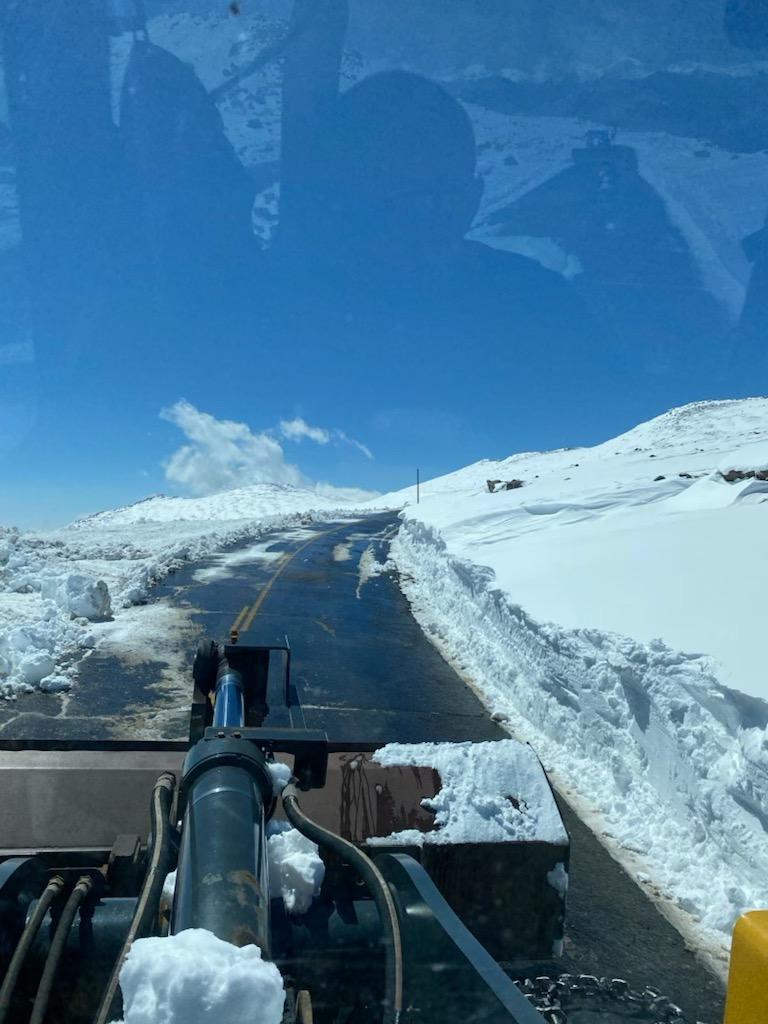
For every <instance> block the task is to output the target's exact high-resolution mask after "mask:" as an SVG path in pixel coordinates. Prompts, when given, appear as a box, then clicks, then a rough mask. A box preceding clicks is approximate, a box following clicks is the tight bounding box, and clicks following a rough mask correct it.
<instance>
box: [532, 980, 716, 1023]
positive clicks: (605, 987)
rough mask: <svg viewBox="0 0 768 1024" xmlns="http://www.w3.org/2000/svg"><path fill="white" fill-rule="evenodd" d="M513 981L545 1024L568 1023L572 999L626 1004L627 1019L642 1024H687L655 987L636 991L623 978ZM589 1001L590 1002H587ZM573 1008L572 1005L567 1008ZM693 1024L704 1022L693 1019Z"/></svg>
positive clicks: (583, 1003)
mask: <svg viewBox="0 0 768 1024" xmlns="http://www.w3.org/2000/svg"><path fill="white" fill-rule="evenodd" d="M515 984H516V985H517V987H518V988H519V989H520V991H521V992H522V993H523V995H524V996H525V997H526V999H527V1000H528V1001H529V1002H530V1003H532V1004H533V1005H534V1006H535V1007H536V1009H537V1010H538V1011H539V1013H540V1014H541V1015H542V1017H543V1018H544V1021H545V1022H546V1024H568V1009H569V1007H570V1004H571V1003H572V1002H574V1003H578V1008H579V1009H580V1010H586V1009H590V1010H600V1009H603V1010H604V1009H609V1008H610V1006H611V1004H612V1005H613V1006H615V1007H629V1008H631V1009H633V1010H634V1011H635V1013H636V1014H642V1016H636V1015H634V1014H633V1016H632V1018H630V1019H631V1020H635V1021H638V1022H640V1021H644V1022H645V1024H689V1022H688V1021H687V1020H686V1018H685V1017H684V1016H683V1011H682V1010H681V1009H680V1007H679V1006H676V1005H675V1004H674V1003H673V1002H672V1000H671V999H669V998H668V997H667V996H664V995H662V994H661V992H660V991H659V990H658V989H657V988H653V987H652V986H651V985H646V987H645V988H644V989H642V990H641V991H638V990H636V989H632V988H630V985H629V982H627V981H624V979H623V978H597V977H595V975H593V974H558V975H554V976H551V975H547V974H542V975H538V976H537V977H535V978H524V979H520V980H517V981H515ZM590 1004H591V1005H590ZM571 1008H572V1009H575V1008H576V1007H571ZM696 1024H704V1022H703V1021H697V1022H696Z"/></svg>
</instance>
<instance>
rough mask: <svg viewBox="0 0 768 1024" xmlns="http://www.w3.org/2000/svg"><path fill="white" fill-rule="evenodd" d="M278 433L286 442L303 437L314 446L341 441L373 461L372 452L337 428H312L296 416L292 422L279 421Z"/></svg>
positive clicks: (300, 439) (366, 446)
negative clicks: (312, 442)
mask: <svg viewBox="0 0 768 1024" xmlns="http://www.w3.org/2000/svg"><path fill="white" fill-rule="evenodd" d="M280 433H281V434H282V435H283V437H284V438H285V439H286V440H287V441H302V440H303V439H304V438H305V437H306V438H307V439H308V440H310V441H314V442H315V443H316V444H328V442H329V441H341V442H342V443H343V444H348V445H350V447H352V448H357V450H358V451H360V452H362V453H363V455H364V456H365V457H366V459H371V460H373V452H372V451H371V449H370V448H369V447H368V445H365V444H363V443H362V441H357V440H355V438H354V437H350V436H349V435H348V434H345V433H344V431H343V430H339V429H338V427H334V428H333V429H331V430H328V429H326V428H325V427H313V426H311V425H310V424H309V423H307V421H306V420H304V419H302V418H301V416H297V417H296V418H295V419H292V420H280Z"/></svg>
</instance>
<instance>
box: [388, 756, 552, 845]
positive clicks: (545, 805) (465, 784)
mask: <svg viewBox="0 0 768 1024" xmlns="http://www.w3.org/2000/svg"><path fill="white" fill-rule="evenodd" d="M373 760H374V761H375V762H377V763H378V764H381V765H385V766H390V767H395V766H398V767H414V768H434V769H435V771H436V772H437V773H438V774H439V776H440V782H441V785H440V791H439V792H438V793H437V794H436V795H435V796H434V797H432V798H430V799H426V800H424V801H422V802H423V804H424V806H425V807H427V808H428V809H429V810H431V811H433V812H434V814H435V827H434V829H433V830H432V831H430V832H420V831H419V830H418V829H407V830H405V831H404V832H395V833H393V834H392V835H390V836H386V837H374V838H372V839H369V840H368V842H369V844H370V845H373V846H387V845H391V844H393V843H394V844H401V845H402V844H416V845H418V846H422V845H423V844H424V843H431V844H438V843H439V844H443V843H503V842H514V841H518V842H542V843H566V842H567V841H568V837H567V835H566V833H565V829H564V828H563V824H562V822H561V820H560V814H559V812H558V810H557V805H556V804H555V800H554V797H553V796H552V791H551V789H550V788H549V784H548V782H547V779H546V776H545V775H544V772H543V770H542V767H541V764H540V763H539V759H538V758H537V757H536V754H535V753H534V752H533V750H532V749H531V747H529V746H525V745H524V744H522V743H518V742H517V741H516V740H501V741H499V742H493V743H408V744H404V743H390V744H388V745H387V746H386V747H382V749H381V750H377V751H376V753H375V755H374V757H373Z"/></svg>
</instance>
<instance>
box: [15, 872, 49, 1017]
mask: <svg viewBox="0 0 768 1024" xmlns="http://www.w3.org/2000/svg"><path fill="white" fill-rule="evenodd" d="M63 887H64V879H63V878H62V877H61V876H60V875H54V876H53V878H52V879H51V880H50V882H49V883H48V885H46V887H45V889H43V892H42V894H41V896H40V899H39V900H38V901H37V906H36V907H35V909H34V911H33V912H32V916H31V917H30V919H29V921H27V923H26V925H25V926H24V931H23V932H22V933H21V938H20V939H19V942H18V945H17V946H16V949H15V950H14V952H13V956H12V957H11V962H10V963H9V964H8V970H7V971H6V972H5V977H4V978H3V984H2V986H1V987H0V1024H4V1021H5V1018H6V1016H7V1015H8V1008H9V1007H10V1005H11V999H13V993H14V991H15V990H16V984H17V982H18V980H19V975H20V974H21V970H22V968H23V966H24V961H25V960H26V959H27V954H28V953H29V950H30V948H31V946H32V943H33V942H34V941H35V936H36V935H37V933H38V932H39V931H40V925H41V924H42V923H43V919H44V918H45V915H46V914H47V913H48V908H49V907H50V905H51V904H52V903H53V901H54V900H55V899H56V897H57V896H58V895H59V893H60V892H61V890H62V889H63Z"/></svg>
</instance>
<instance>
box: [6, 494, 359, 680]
mask: <svg viewBox="0 0 768 1024" xmlns="http://www.w3.org/2000/svg"><path fill="white" fill-rule="evenodd" d="M350 513H351V508H340V507H339V501H338V499H330V498H328V499H326V498H324V497H322V496H321V495H318V494H317V493H316V492H314V491H308V490H304V489H302V488H295V487H288V486H281V485H276V484H258V485H254V486H251V487H241V488H237V489H236V490H234V491H228V492H225V493H223V494H216V495H211V496H209V497H205V498H167V497H163V496H158V497H153V498H149V499H147V500H145V501H141V502H137V503H136V504H135V505H130V506H128V507H127V508H122V509H116V510H114V511H108V512H102V513H98V514H97V515H93V516H89V517H87V518H86V519H82V520H79V521H78V522H75V523H73V524H72V525H71V526H68V527H65V528H63V529H60V530H53V531H48V532H41V533H21V532H19V531H18V530H16V529H7V528H3V527H0V696H4V697H11V698H13V697H15V696H17V695H18V694H19V693H23V692H25V691H28V690H30V689H32V688H35V687H39V688H40V689H43V690H49V691H53V690H61V689H65V688H67V687H68V686H71V685H72V682H73V680H74V679H76V674H77V670H76V664H77V661H78V660H80V659H81V658H82V657H83V655H84V654H85V653H86V652H87V651H89V650H90V649H92V648H93V647H94V645H95V644H96V643H97V642H98V641H99V639H100V638H101V637H102V636H104V635H106V631H107V630H109V629H114V628H115V626H117V627H119V624H120V623H119V620H120V618H121V616H122V615H123V614H124V613H125V610H126V609H129V608H131V606H133V605H137V604H141V603H143V602H144V601H146V600H147V598H148V595H149V594H150V591H151V588H152V587H153V586H154V585H155V584H156V583H158V582H160V581H161V580H162V579H163V578H164V577H165V576H167V575H168V574H169V573H170V572H173V571H174V570H176V569H178V568H180V567H181V566H182V565H184V564H185V563H186V562H190V561H194V560H196V559H200V558H204V557H206V556H209V555H211V554H213V553H215V552H220V551H221V550H222V549H224V548H227V547H230V546H232V545H235V544H240V543H242V542H244V541H246V540H249V539H254V540H255V539H257V538H258V537H260V536H262V535H263V534H265V533H266V532H267V531H270V530H274V529H278V528H291V527H299V528H300V527H302V526H304V525H308V524H310V523H312V522H313V521H316V520H322V519H328V518H335V517H337V516H340V515H341V516H343V515H349V514H350ZM256 554H259V553H258V552H255V549H254V551H252V552H250V554H249V557H255V556H256ZM224 557H225V556H224ZM238 557H240V556H239V555H235V556H234V559H235V560H236V559H237V558H238ZM225 560H226V557H225ZM113 617H114V618H115V619H117V620H118V622H117V623H108V622H107V620H109V619H111V618H113Z"/></svg>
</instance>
